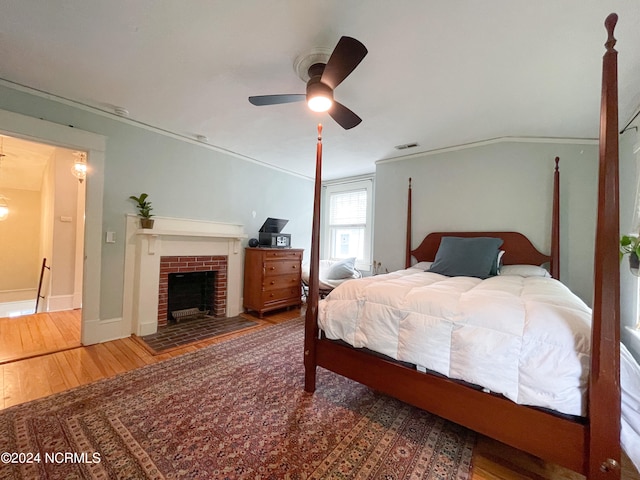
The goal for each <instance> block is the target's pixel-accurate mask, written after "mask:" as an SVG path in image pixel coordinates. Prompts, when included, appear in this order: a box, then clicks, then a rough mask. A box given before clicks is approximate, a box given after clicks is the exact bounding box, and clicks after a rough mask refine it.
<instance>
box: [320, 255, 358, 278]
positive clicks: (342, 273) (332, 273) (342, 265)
mask: <svg viewBox="0 0 640 480" xmlns="http://www.w3.org/2000/svg"><path fill="white" fill-rule="evenodd" d="M355 263H356V257H351V258H345V259H344V260H340V261H339V262H336V263H334V264H333V265H331V267H329V270H327V273H326V275H325V277H326V278H328V279H329V280H342V279H345V278H352V277H353V276H354V274H355V273H356V266H355Z"/></svg>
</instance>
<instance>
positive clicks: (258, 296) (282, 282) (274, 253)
mask: <svg viewBox="0 0 640 480" xmlns="http://www.w3.org/2000/svg"><path fill="white" fill-rule="evenodd" d="M302 252H303V250H302V249H297V248H253V247H247V248H246V249H245V257H244V308H245V310H246V311H249V310H253V311H255V312H258V314H259V315H260V317H261V318H262V316H263V314H264V312H268V311H270V310H276V309H278V308H283V307H292V306H300V305H301V304H302V291H301V287H302V278H301V267H302Z"/></svg>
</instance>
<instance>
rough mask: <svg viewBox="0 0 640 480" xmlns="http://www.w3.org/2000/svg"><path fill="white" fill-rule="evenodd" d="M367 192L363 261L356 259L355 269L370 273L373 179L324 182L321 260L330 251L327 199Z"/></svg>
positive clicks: (326, 257) (371, 260)
mask: <svg viewBox="0 0 640 480" xmlns="http://www.w3.org/2000/svg"><path fill="white" fill-rule="evenodd" d="M361 189H366V190H367V217H366V225H367V226H366V228H365V239H364V259H358V261H357V262H356V268H357V269H358V270H360V271H362V272H371V264H372V262H373V259H372V257H373V193H374V177H373V176H363V177H354V178H350V179H342V180H336V181H333V182H326V183H324V184H323V189H322V211H323V215H322V219H321V228H320V230H321V238H322V242H321V249H320V254H321V258H324V259H328V258H329V255H330V253H331V252H330V250H331V237H330V231H329V228H328V225H329V213H330V209H329V198H330V195H331V194H333V193H338V192H348V191H350V190H361Z"/></svg>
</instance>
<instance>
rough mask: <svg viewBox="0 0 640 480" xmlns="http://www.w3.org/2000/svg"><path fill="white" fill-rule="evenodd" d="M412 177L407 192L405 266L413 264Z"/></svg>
mask: <svg viewBox="0 0 640 480" xmlns="http://www.w3.org/2000/svg"><path fill="white" fill-rule="evenodd" d="M412 228H413V227H412V226H411V177H409V190H408V192H407V237H406V239H407V243H406V245H405V258H404V268H409V267H410V266H411V229H412Z"/></svg>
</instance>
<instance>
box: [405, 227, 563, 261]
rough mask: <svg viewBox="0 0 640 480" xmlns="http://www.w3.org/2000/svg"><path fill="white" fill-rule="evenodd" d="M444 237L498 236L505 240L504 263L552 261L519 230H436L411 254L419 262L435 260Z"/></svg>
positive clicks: (502, 247)
mask: <svg viewBox="0 0 640 480" xmlns="http://www.w3.org/2000/svg"><path fill="white" fill-rule="evenodd" d="M442 237H465V238H468V237H496V238H501V239H502V240H504V243H503V244H502V246H501V247H500V249H501V250H504V252H505V253H504V255H503V256H502V263H503V264H505V265H542V264H543V263H550V262H551V255H545V254H544V253H542V252H540V251H539V250H538V249H537V248H536V247H534V246H533V244H532V243H531V241H530V240H529V239H528V238H527V237H525V236H524V235H523V234H521V233H518V232H434V233H430V234H429V235H427V236H426V237H425V238H424V240H422V243H421V244H420V245H419V246H418V248H416V249H415V250H412V251H411V255H412V256H413V257H414V258H415V259H416V260H417V261H418V262H433V260H434V259H435V257H436V252H437V251H438V247H439V246H440V240H441V239H442Z"/></svg>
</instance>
